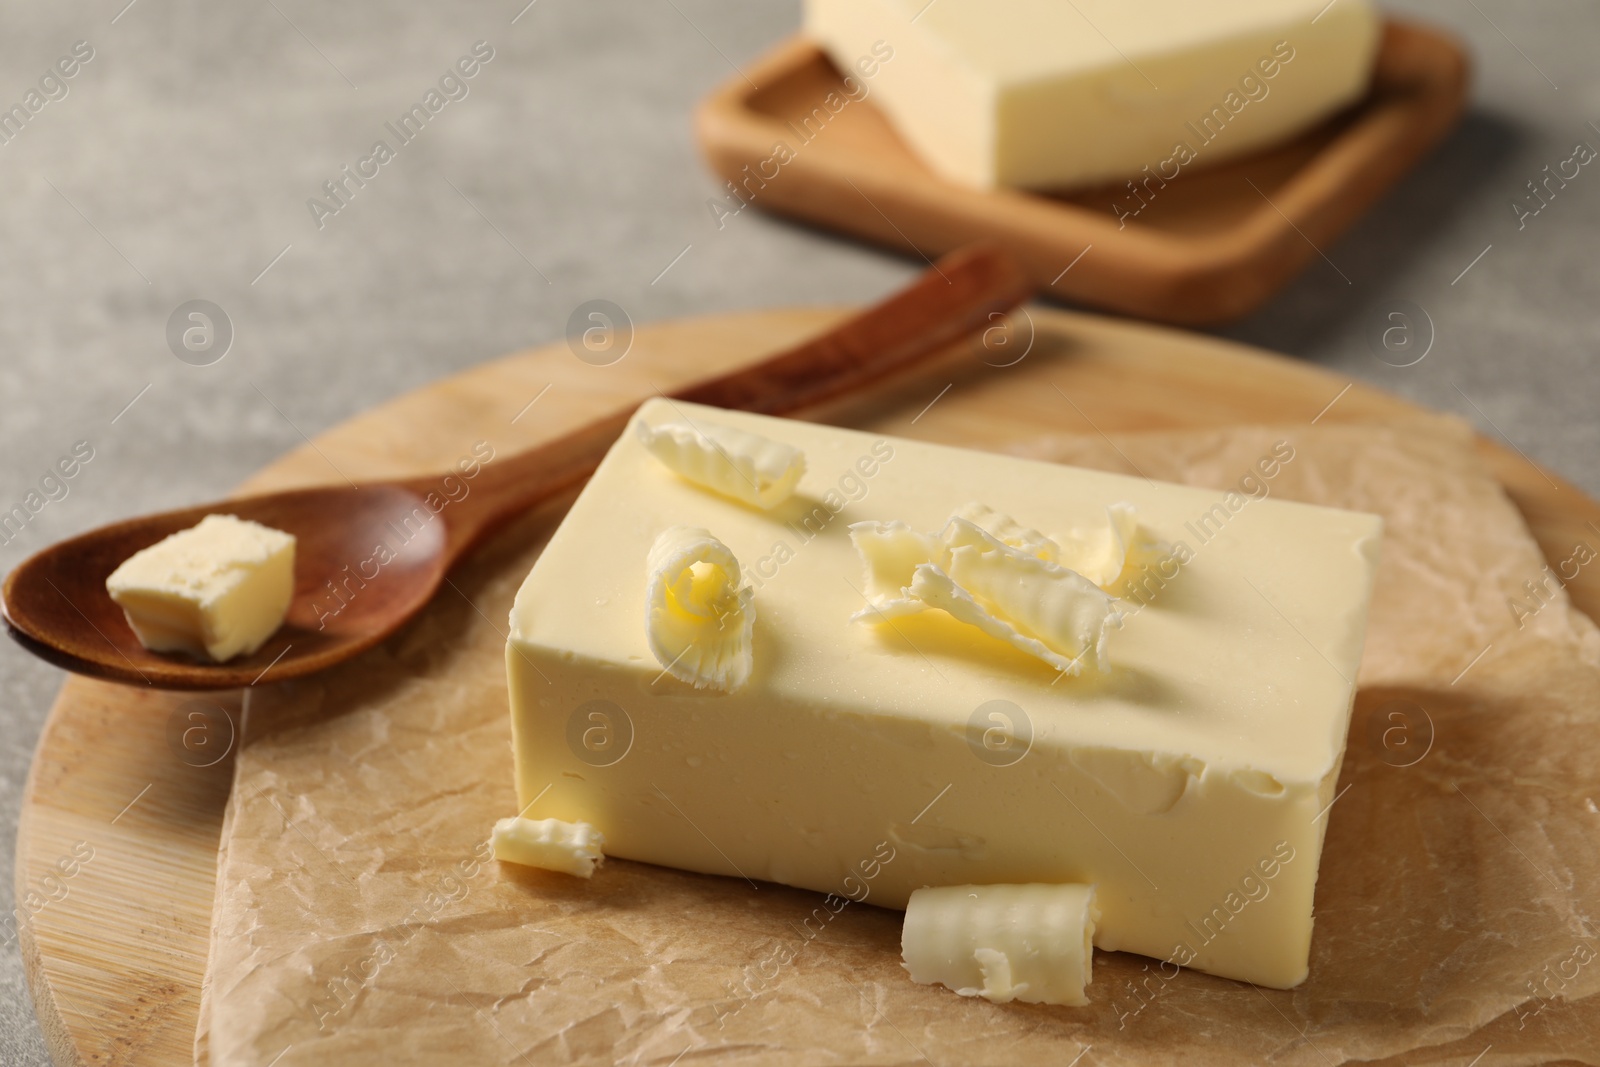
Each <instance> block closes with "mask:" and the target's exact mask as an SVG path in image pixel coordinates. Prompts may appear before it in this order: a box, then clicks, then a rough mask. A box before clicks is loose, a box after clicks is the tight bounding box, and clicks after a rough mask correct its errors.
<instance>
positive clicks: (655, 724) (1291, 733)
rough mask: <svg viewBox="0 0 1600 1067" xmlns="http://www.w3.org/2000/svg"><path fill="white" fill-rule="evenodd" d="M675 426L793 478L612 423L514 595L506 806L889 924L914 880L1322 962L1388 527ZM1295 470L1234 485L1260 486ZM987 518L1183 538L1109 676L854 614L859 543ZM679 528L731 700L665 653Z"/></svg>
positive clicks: (1158, 565) (715, 417)
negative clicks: (865, 528) (751, 482)
mask: <svg viewBox="0 0 1600 1067" xmlns="http://www.w3.org/2000/svg"><path fill="white" fill-rule="evenodd" d="M683 419H688V420H690V421H692V422H693V423H694V424H695V425H697V426H701V427H707V426H718V427H726V428H731V429H734V430H739V431H743V432H745V433H750V434H756V435H759V436H761V437H764V438H767V439H770V440H772V441H776V442H779V443H781V444H784V445H788V446H791V447H793V448H795V449H797V450H799V451H800V452H801V453H803V454H804V459H805V472H804V474H803V475H802V477H801V478H800V480H799V482H798V484H797V486H796V489H795V492H794V494H793V495H792V496H791V497H790V498H789V499H788V500H786V501H784V502H783V503H782V504H780V505H778V506H776V507H774V508H772V509H771V510H763V509H762V508H760V507H756V506H753V505H751V504H748V503H744V502H741V501H739V500H736V499H733V498H731V497H729V496H727V495H725V494H721V493H717V492H713V491H710V490H708V489H706V488H704V487H702V486H699V485H696V484H695V483H693V482H691V481H689V480H687V479H685V478H682V477H680V476H679V475H677V474H675V473H674V472H673V471H672V470H670V469H668V468H667V467H666V466H665V465H664V464H662V463H661V462H660V461H659V460H658V459H657V458H656V457H655V456H653V455H652V454H651V453H650V451H649V450H648V448H647V447H646V446H645V444H644V443H643V441H642V440H641V436H640V434H639V432H638V427H637V425H635V426H633V427H630V428H629V431H628V432H626V433H624V434H623V435H622V436H621V438H620V439H619V440H618V441H617V443H616V445H615V446H614V447H613V448H612V449H611V451H610V452H609V453H608V455H607V456H606V458H605V460H604V462H603V463H602V464H601V465H600V468H599V470H598V471H597V472H596V473H595V475H594V478H593V479H592V480H591V481H590V483H589V485H588V486H587V487H586V488H585V489H584V491H583V493H582V495H581V496H580V497H579V498H578V500H577V502H576V503H575V504H574V505H573V507H572V510H571V511H570V512H569V513H568V515H567V517H566V519H565V520H564V521H563V522H562V524H561V526H560V527H559V529H558V530H557V531H556V533H555V534H554V536H553V537H552V538H551V541H550V543H549V545H548V547H547V548H546V549H545V551H544V553H543V555H542V556H541V558H540V559H539V561H538V563H537V564H536V565H535V567H534V568H533V570H532V571H531V572H530V573H529V575H528V577H527V579H526V580H525V581H524V583H523V585H522V587H521V589H520V591H519V592H518V594H517V598H516V601H515V604H514V606H513V608H512V612H511V619H510V624H511V632H510V640H509V642H508V646H507V650H506V665H507V670H508V674H509V681H510V694H511V711H512V733H513V739H514V751H515V760H516V778H517V790H518V795H519V796H520V797H521V803H523V804H528V803H529V802H531V801H532V800H534V799H535V798H536V797H541V796H542V799H541V800H540V809H541V813H542V814H545V815H547V816H549V817H554V818H557V819H562V820H566V821H571V822H578V821H581V822H586V823H589V824H592V825H593V826H594V827H595V828H596V829H597V830H598V831H600V832H601V833H603V834H604V835H605V840H606V852H607V854H608V855H611V856H615V857H622V858H626V859H632V860H643V861H646V862H649V863H656V864H663V865H666V866H671V867H679V868H684V869H687V870H692V871H701V872H708V873H714V874H721V875H729V876H732V877H736V878H746V879H750V880H752V881H754V880H769V881H774V882H781V883H784V884H787V885H791V886H798V887H802V888H806V889H813V890H817V891H819V892H827V893H834V894H836V895H839V896H848V897H850V898H852V899H858V900H859V899H864V900H867V901H869V902H870V903H875V904H881V905H885V906H889V907H897V908H903V907H905V905H906V902H907V900H908V899H909V898H910V896H911V894H912V893H913V892H914V891H915V890H917V889H919V888H921V887H923V886H952V885H969V884H971V885H983V884H994V883H1006V884H1028V883H1041V884H1051V885H1065V884H1071V885H1094V886H1096V887H1097V895H1096V906H1097V907H1098V908H1099V910H1100V913H1101V916H1100V920H1099V922H1098V924H1097V926H1096V932H1095V943H1096V944H1097V945H1099V946H1100V947H1101V948H1104V949H1125V950H1131V951H1135V952H1140V953H1144V954H1147V955H1150V956H1154V957H1158V958H1160V959H1163V960H1167V959H1170V960H1172V962H1174V963H1175V964H1178V965H1192V966H1195V967H1198V968H1201V969H1204V970H1207V971H1211V972H1213V973H1215V974H1220V975H1224V976H1228V977H1232V978H1240V979H1245V980H1248V981H1252V982H1257V983H1260V984H1262V985H1267V986H1274V987H1289V986H1293V985H1295V984H1296V983H1298V982H1299V981H1301V980H1302V979H1303V978H1304V977H1305V976H1306V967H1307V960H1308V954H1309V946H1310V941H1311V917H1312V895H1313V889H1314V887H1315V885H1316V879H1317V865H1318V860H1319V858H1320V854H1321V848H1322V840H1323V833H1324V830H1325V829H1326V827H1327V825H1328V819H1329V817H1330V815H1329V813H1327V812H1325V810H1324V809H1325V808H1326V807H1327V805H1328V804H1329V803H1330V802H1331V801H1332V800H1333V798H1334V787H1335V782H1336V780H1337V778H1338V773H1339V766H1340V761H1341V759H1342V757H1343V753H1344V744H1345V733H1346V730H1347V727H1348V724H1349V715H1350V707H1351V701H1352V699H1353V696H1354V684H1353V683H1354V679H1355V677H1356V670H1357V667H1358V665H1359V662H1360V659H1361V647H1362V641H1363V638H1364V634H1365V625H1366V609H1367V601H1368V597H1369V594H1370V589H1371V584H1372V576H1373V570H1374V567H1375V560H1376V553H1377V546H1378V541H1379V536H1380V527H1381V521H1380V520H1379V519H1378V518H1376V517H1374V516H1370V515H1364V514H1358V513H1354V512H1344V511H1337V510H1331V509H1327V508H1318V507H1311V506H1307V505H1301V504H1294V503H1287V502H1280V501H1277V500H1271V499H1257V498H1254V497H1250V496H1246V495H1244V494H1242V493H1240V492H1237V491H1236V492H1232V493H1227V494H1224V493H1220V492H1214V491H1209V490H1202V489H1196V488H1189V487H1183V486H1175V485H1167V484H1159V483H1154V482H1149V481H1146V480H1144V479H1140V478H1130V477H1122V476H1118V475H1113V474H1107V473H1101V472H1097V471H1089V470H1081V469H1076V468H1071V467H1064V466H1058V465H1054V464H1047V463H1037V462H1030V461H1025V460H1021V459H1014V458H1010V457H1004V456H997V455H991V454H984V453H979V452H973V451H967V450H963V449H955V448H948V447H941V446H938V445H933V444H924V443H919V442H912V441H905V440H898V439H894V438H889V437H884V436H880V435H874V434H867V433H860V432H855V431H850V430H844V429H838V428H833V427H827V426H819V425H814V424H809V423H803V422H794V421H789V420H783V419H774V418H767V417H763V416H757V415H750V414H744V413H737V412H730V411H721V410H715V409H711V408H705V407H700V406H698V405H692V404H685V403H680V402H668V401H664V400H653V401H650V402H649V403H646V404H645V405H644V406H643V407H642V408H641V409H640V411H639V413H638V414H637V415H636V416H635V421H636V423H637V421H639V420H643V421H644V422H646V423H648V424H650V425H651V426H655V425H659V424H662V423H668V422H675V421H679V420H683ZM1293 455H1294V452H1293V449H1292V447H1290V446H1289V445H1287V444H1283V445H1281V446H1280V447H1279V448H1278V449H1277V450H1275V451H1274V452H1273V453H1270V454H1267V455H1264V456H1262V457H1261V458H1260V461H1259V463H1258V464H1257V468H1258V469H1252V470H1250V471H1241V472H1240V475H1241V477H1243V476H1245V475H1249V476H1250V478H1251V479H1253V480H1249V479H1247V481H1248V483H1249V484H1252V485H1264V484H1265V483H1264V482H1263V481H1262V479H1263V477H1267V476H1270V475H1274V474H1276V473H1277V471H1278V468H1279V466H1280V465H1281V464H1283V463H1286V462H1292V459H1293ZM972 502H981V503H982V504H984V505H987V506H988V508H990V509H993V511H992V512H988V511H983V512H980V511H978V510H976V509H967V511H966V513H967V514H971V515H980V516H985V515H986V516H991V518H989V519H986V520H985V521H986V522H988V523H989V525H990V526H994V527H996V528H1000V526H999V525H998V523H997V522H996V521H995V520H993V519H992V515H993V513H1004V514H1005V515H1007V516H1010V517H1011V518H1012V519H1013V520H1015V522H1016V523H1017V524H1020V525H1019V526H1018V527H1017V529H1021V527H1027V528H1029V529H1030V530H1043V531H1050V532H1052V533H1054V534H1063V535H1064V534H1066V533H1068V532H1070V531H1072V530H1074V529H1079V528H1085V527H1092V526H1093V525H1094V523H1096V522H1100V523H1104V522H1105V521H1106V515H1107V509H1108V508H1109V507H1110V506H1111V505H1113V504H1124V503H1126V504H1128V505H1131V509H1132V511H1131V513H1132V514H1134V515H1136V516H1137V522H1138V528H1139V534H1140V537H1141V538H1143V539H1146V540H1150V541H1160V542H1164V543H1165V545H1164V546H1163V548H1162V549H1161V553H1162V554H1160V555H1159V556H1157V557H1156V558H1155V559H1154V560H1153V561H1150V560H1146V561H1144V562H1139V563H1137V564H1134V565H1130V568H1129V570H1128V571H1126V572H1124V576H1123V579H1122V581H1121V582H1120V584H1118V585H1117V586H1116V587H1118V588H1120V589H1122V591H1123V592H1124V594H1125V595H1123V596H1122V597H1121V598H1120V599H1119V601H1118V603H1119V604H1120V605H1121V606H1120V608H1119V615H1120V623H1119V624H1118V625H1116V626H1115V627H1113V628H1112V629H1110V630H1109V631H1108V632H1107V634H1106V642H1105V661H1106V669H1105V670H1103V671H1102V670H1099V669H1084V670H1082V671H1081V672H1080V673H1077V674H1070V673H1066V672H1063V671H1061V670H1058V669H1057V668H1056V667H1055V666H1052V665H1051V664H1050V663H1049V662H1047V661H1046V660H1045V659H1041V658H1040V657H1038V656H1035V655H1029V654H1027V653H1026V652H1025V651H1023V650H1021V649H1019V648H1018V647H1015V646H1014V645H1013V644H1008V643H1007V642H1005V641H1003V640H999V639H997V638H996V637H994V636H991V635H990V634H989V633H986V632H984V631H983V630H981V629H980V628H978V627H976V626H972V625H968V624H966V623H964V622H961V621H959V620H958V619H956V618H955V617H953V616H951V615H948V614H947V613H945V612H944V611H939V610H923V611H918V612H916V613H913V614H905V615H901V616H899V617H894V618H889V619H886V620H880V621H873V620H872V618H871V613H870V612H869V613H868V617H867V618H865V619H863V621H858V622H852V621H851V617H852V616H854V615H856V614H857V613H858V612H861V611H862V609H863V608H864V607H867V605H868V584H867V581H866V577H865V575H864V573H863V572H864V566H863V562H862V558H861V556H860V555H859V554H858V552H857V549H856V547H855V546H854V544H853V543H852V538H851V535H850V530H849V527H850V526H851V525H852V524H855V523H860V522H883V523H888V522H896V521H898V522H903V523H905V524H906V525H907V527H908V528H910V529H913V530H921V531H937V530H939V529H941V527H942V526H944V525H945V524H946V522H947V520H948V519H949V517H950V516H951V515H952V514H953V513H955V512H956V511H958V510H960V509H962V508H963V507H964V506H965V505H968V504H969V503H972ZM1117 514H1122V515H1127V514H1129V512H1128V510H1127V509H1120V510H1118V511H1117ZM674 527H689V528H694V529H698V530H705V531H709V532H710V533H711V534H712V535H714V536H715V538H716V539H717V541H718V543H719V544H720V545H722V546H725V548H726V549H727V551H728V552H729V553H731V554H732V556H733V557H734V558H736V559H737V561H738V563H739V575H740V579H739V580H740V581H741V582H742V583H747V584H748V587H749V590H750V593H751V603H752V604H753V611H754V628H753V631H752V635H751V652H752V658H751V663H750V671H749V675H748V677H747V678H746V679H745V680H744V681H743V682H742V684H739V685H738V686H736V687H730V688H731V691H725V690H723V689H718V688H715V687H696V686H694V685H692V684H689V683H688V682H685V681H681V680H679V679H678V678H676V677H674V676H672V674H670V673H669V672H668V671H667V670H666V669H665V667H664V665H663V664H662V662H661V661H660V659H659V658H658V655H657V652H656V651H653V650H652V646H651V643H650V639H649V636H648V634H647V628H646V619H647V597H648V592H647V585H648V584H649V578H650V574H649V565H648V558H649V556H650V554H651V549H652V546H653V545H654V544H655V542H656V539H657V537H658V536H659V535H660V534H661V532H662V531H664V530H670V529H672V528H674ZM1008 529H1009V528H1008ZM1026 532H1027V531H1024V533H1026ZM1017 539H1020V540H1025V538H1022V537H1020V535H1019V538H1017ZM953 573H954V572H953ZM1085 584H1087V583H1085ZM546 790H548V792H545V791H546Z"/></svg>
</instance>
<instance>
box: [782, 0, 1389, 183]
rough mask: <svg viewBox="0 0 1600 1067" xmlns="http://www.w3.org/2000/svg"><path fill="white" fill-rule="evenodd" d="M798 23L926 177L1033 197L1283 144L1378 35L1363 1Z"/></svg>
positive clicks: (810, 4) (863, 11) (1012, 9)
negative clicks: (866, 92)
mask: <svg viewBox="0 0 1600 1067" xmlns="http://www.w3.org/2000/svg"><path fill="white" fill-rule="evenodd" d="M805 26H806V33H807V34H808V35H809V36H811V37H812V38H813V39H814V40H816V41H818V42H819V43H820V44H822V46H823V47H824V48H825V49H826V50H827V51H828V53H829V55H830V56H831V57H832V59H833V61H834V63H835V65H837V66H838V67H839V69H840V70H841V71H843V72H844V73H845V74H846V75H849V76H851V78H852V81H853V82H854V81H856V78H855V76H856V75H857V74H860V75H862V78H863V79H865V83H866V84H867V85H868V86H869V87H870V90H871V92H872V93H873V94H874V98H875V99H876V101H877V103H878V105H879V107H881V108H882V109H883V111H884V112H885V113H887V115H888V116H889V118H890V119H891V120H892V121H893V123H894V125H895V127H896V128H897V129H898V130H899V131H900V133H901V135H902V136H904V137H905V139H906V141H907V142H909V143H910V145H911V146H912V147H913V148H914V149H915V150H916V151H917V153H918V154H919V155H920V156H922V158H923V160H924V161H925V162H926V163H928V164H929V165H930V166H931V167H932V168H933V169H935V170H937V171H939V172H940V173H941V174H943V175H944V176H945V177H948V178H952V179H955V180H957V181H961V182H964V183H966V184H969V185H975V186H980V187H985V188H987V187H993V186H1016V187H1023V188H1032V189H1050V188H1063V187H1067V186H1073V185H1082V184H1087V183H1093V182H1098V181H1103V180H1106V179H1113V178H1133V179H1134V181H1135V182H1136V183H1137V182H1139V181H1141V180H1142V181H1149V182H1155V183H1156V184H1157V185H1164V184H1165V182H1167V181H1171V180H1172V179H1174V178H1176V177H1177V176H1178V174H1179V172H1180V171H1181V170H1182V169H1184V168H1186V167H1188V166H1189V165H1191V164H1194V163H1196V162H1206V163H1210V162H1219V161H1221V160H1224V159H1229V158H1232V157H1234V156H1238V155H1241V154H1243V153H1245V152H1248V151H1251V150H1253V149H1256V148H1259V147H1261V146H1263V145H1267V144H1271V143H1273V142H1276V141H1281V140H1284V139H1286V138H1288V137H1290V136H1292V135H1293V134H1295V133H1297V132H1299V131H1300V130H1303V129H1305V128H1307V127H1309V126H1311V125H1313V124H1314V123H1315V122H1317V121H1318V120H1319V119H1321V118H1323V117H1325V116H1327V115H1329V114H1331V113H1333V112H1334V111H1336V110H1337V109H1339V108H1340V107H1343V106H1344V105H1346V104H1349V103H1352V102H1354V101H1355V100H1357V99H1358V98H1360V97H1361V95H1362V94H1363V93H1365V92H1366V90H1367V86H1368V79H1369V77H1370V75H1371V73H1372V65H1373V59H1374V56H1375V54H1376V52H1377V46H1378V38H1379V23H1378V17H1377V13H1376V12H1375V11H1374V10H1373V8H1372V6H1371V5H1370V4H1369V3H1368V2H1367V0H1340V2H1339V3H1336V4H1328V3H1327V2H1326V0H1210V2H1206V3H1195V2H1193V0H1144V2H1141V3H1137V4H1133V3H1125V2H1122V0H1077V2H1076V3H1068V2H1065V0H936V2H933V3H929V2H928V0H807V2H806V21H805ZM862 64H866V66H862ZM869 74H870V78H868V75H869ZM848 84H850V83H847V85H848ZM1147 191H1148V192H1154V190H1153V189H1150V188H1149V187H1147Z"/></svg>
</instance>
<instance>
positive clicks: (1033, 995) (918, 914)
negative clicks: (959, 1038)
mask: <svg viewBox="0 0 1600 1067" xmlns="http://www.w3.org/2000/svg"><path fill="white" fill-rule="evenodd" d="M1099 918H1100V910H1099V909H1098V908H1097V907H1096V906H1095V901H1094V886H1090V885H954V886H941V887H938V888H930V889H919V890H917V891H916V892H915V893H912V894H911V899H910V901H908V902H907V903H906V921H905V926H904V927H903V928H902V929H901V933H900V952H901V956H902V958H903V959H904V960H905V964H904V966H905V969H906V971H907V973H909V974H910V975H911V980H912V981H913V982H921V983H923V984H924V985H931V984H935V983H937V984H939V985H943V986H948V987H950V988H951V989H953V990H955V991H956V992H957V993H960V994H961V995H962V996H964V997H982V998H984V999H985V1000H991V1001H994V1002H995V1003H996V1004H1008V1003H1010V1002H1011V1001H1013V1000H1020V1001H1023V1002H1024V1003H1027V1004H1064V1005H1069V1006H1073V1007H1080V1006H1082V1005H1084V1004H1087V1003H1089V998H1088V996H1087V995H1086V993H1085V989H1086V988H1087V986H1088V985H1089V982H1090V980H1091V979H1092V978H1093V976H1094V944H1093V939H1094V927H1095V923H1096V922H1098V921H1099Z"/></svg>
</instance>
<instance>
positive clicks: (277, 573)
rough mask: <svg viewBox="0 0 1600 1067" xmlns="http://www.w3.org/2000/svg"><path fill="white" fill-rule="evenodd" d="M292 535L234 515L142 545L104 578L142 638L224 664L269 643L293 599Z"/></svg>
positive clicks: (163, 648)
mask: <svg viewBox="0 0 1600 1067" xmlns="http://www.w3.org/2000/svg"><path fill="white" fill-rule="evenodd" d="M294 545H295V541H294V537H293V536H292V535H290V534H286V533H284V532H282V531H281V530H274V529H272V528H271V527H268V526H263V525H261V524H260V523H258V522H250V521H248V520H245V519H240V518H236V517H235V516H233V515H207V516H206V517H205V518H203V519H201V520H200V522H199V524H198V525H196V526H192V527H190V528H189V529H187V530H180V531H179V532H178V533H175V534H173V535H172V536H170V537H167V538H164V539H163V540H161V541H158V542H156V543H155V544H153V545H151V546H150V547H149V548H145V549H141V550H140V551H138V552H135V553H134V554H133V555H131V556H129V557H128V558H127V559H125V560H123V562H122V564H121V566H119V567H118V568H117V569H116V570H114V571H112V572H111V576H110V577H109V578H107V579H106V591H107V592H109V593H110V594H111V599H112V600H115V601H116V602H117V604H118V606H120V607H121V608H122V613H123V615H124V616H126V617H127V620H128V625H129V626H130V627H132V628H133V632H134V634H135V635H136V636H137V637H138V638H139V643H140V644H142V645H144V646H145V647H146V648H149V649H154V650H155V651H157V652H187V653H189V654H191V655H194V656H209V657H210V658H212V659H213V660H216V661H217V662H218V663H221V662H223V661H225V660H229V659H232V658H233V657H234V656H237V655H240V654H245V655H248V654H249V653H251V652H254V651H255V650H256V649H258V648H260V647H261V646H262V645H263V644H265V643H266V640H267V638H269V637H271V636H272V634H273V631H275V630H277V628H278V627H279V626H281V625H282V624H283V617H284V615H285V614H286V613H287V612H288V610H289V602H290V601H291V600H292V599H293V598H294Z"/></svg>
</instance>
